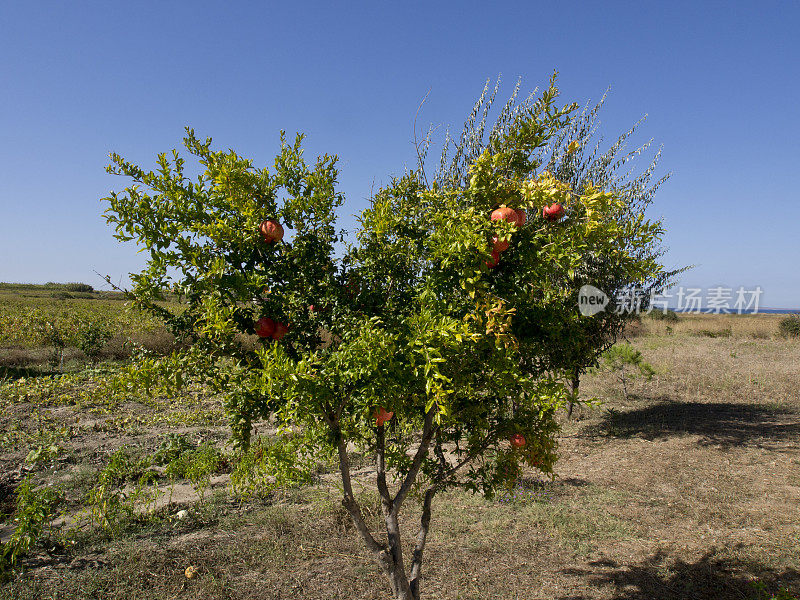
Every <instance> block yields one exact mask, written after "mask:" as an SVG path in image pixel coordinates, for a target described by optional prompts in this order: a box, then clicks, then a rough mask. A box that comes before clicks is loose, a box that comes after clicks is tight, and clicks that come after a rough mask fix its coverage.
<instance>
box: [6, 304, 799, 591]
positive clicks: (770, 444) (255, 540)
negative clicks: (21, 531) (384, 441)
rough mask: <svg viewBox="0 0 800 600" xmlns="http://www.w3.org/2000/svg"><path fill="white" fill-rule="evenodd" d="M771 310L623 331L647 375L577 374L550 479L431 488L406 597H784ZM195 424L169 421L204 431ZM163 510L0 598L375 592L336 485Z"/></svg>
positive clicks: (36, 569)
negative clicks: (575, 401) (423, 548)
mask: <svg viewBox="0 0 800 600" xmlns="http://www.w3.org/2000/svg"><path fill="white" fill-rule="evenodd" d="M777 320H778V318H777V317H772V316H768V315H760V316H757V317H739V316H736V317H734V316H702V317H700V316H698V317H683V318H682V320H681V321H680V322H679V323H677V324H674V325H673V326H672V328H671V331H669V330H667V329H666V327H667V325H668V324H665V323H662V322H652V321H645V331H644V332H642V334H641V335H639V336H638V337H636V338H634V339H633V340H632V341H633V343H634V345H635V346H636V347H637V348H638V349H639V350H641V351H642V353H643V355H644V358H645V360H647V361H648V362H649V363H650V364H652V365H653V366H654V367H655V369H656V371H657V375H656V377H654V378H653V380H652V381H649V382H648V381H642V380H638V381H636V382H634V383H633V385H632V386H630V388H629V389H630V390H631V394H630V395H629V397H628V398H627V399H625V398H623V397H622V394H621V390H620V389H619V386H618V385H617V384H616V383H615V382H614V380H613V379H612V378H611V377H610V376H608V375H606V374H596V375H592V376H587V377H585V379H584V382H583V387H582V390H583V394H584V395H585V396H587V397H588V396H594V397H597V398H599V399H601V400H602V401H603V404H602V405H601V406H600V407H598V408H593V409H590V408H586V407H581V408H579V409H578V410H576V414H575V417H576V418H575V419H574V420H573V421H571V422H567V421H565V422H564V429H563V435H562V438H561V441H560V454H561V460H560V462H559V464H558V466H557V473H558V478H557V479H556V480H555V482H553V483H547V482H540V481H539V480H538V479H536V477H535V475H534V474H531V478H530V479H529V480H528V481H527V482H526V486H525V487H524V488H521V489H520V490H517V492H516V495H514V496H507V497H505V498H502V499H496V500H492V501H490V500H485V499H483V498H480V497H474V496H470V495H466V494H463V493H460V492H459V493H450V494H447V495H444V496H441V497H439V498H437V501H436V502H435V504H434V517H433V519H434V520H433V527H432V532H431V539H430V543H429V546H428V549H427V562H426V565H425V569H424V573H425V579H424V583H423V597H426V598H440V599H456V598H460V599H472V598H475V599H478V598H481V599H483V598H503V599H512V598H513V599H542V600H544V599H559V600H579V599H581V600H589V599H591V600H595V599H597V600H600V599H616V600H673V599H674V600H679V599H712V598H713V599H731V600H733V599H750V598H753V599H756V598H761V597H764V598H767V597H768V596H767V595H759V593H758V592H757V591H756V590H755V589H754V588H753V586H752V585H751V582H752V581H753V580H758V581H760V582H761V583H763V584H764V585H766V587H767V588H768V590H769V591H770V592H772V593H774V592H776V591H777V590H778V588H779V587H783V588H788V590H789V591H790V592H791V593H792V594H794V595H800V519H799V518H798V517H800V341H798V340H785V339H781V338H778V337H776V336H775V332H776V331H777ZM17 410H19V407H17ZM130 410H131V411H132V412H135V411H134V407H131V409H130ZM136 410H145V409H142V408H138V409H136ZM75 416H76V415H73V417H75ZM116 416H117V417H118V416H119V415H116ZM78 418H83V417H81V416H80V415H78ZM87 418H88V416H87ZM212 421H213V420H212ZM212 421H209V424H197V425H196V426H192V427H184V428H183V429H181V431H189V432H196V433H199V432H204V433H205V434H206V435H212V436H221V435H223V434H224V431H225V429H224V426H221V425H219V424H216V425H215V424H214V423H213V422H212ZM87 422H88V421H87ZM5 424H8V421H6V422H5ZM164 430H165V429H164V427H161V428H159V427H154V428H148V427H145V426H144V425H143V426H141V427H139V428H138V429H131V428H127V429H121V430H119V431H116V430H115V431H116V432H114V431H105V432H103V431H102V428H101V430H100V431H97V432H95V433H92V430H91V428H89V427H87V428H86V429H85V430H83V429H82V430H81V432H82V435H83V437H82V438H79V439H80V444H82V445H83V447H84V448H85V450H83V452H84V453H85V455H86V457H87V461H88V460H89V458H88V457H89V456H94V454H92V453H93V452H100V451H104V450H105V449H107V448H108V447H109V446H115V445H118V444H120V443H123V442H124V443H127V442H130V441H136V440H138V443H140V444H141V445H142V447H143V448H147V447H148V444H151V445H152V443H154V441H155V439H156V436H157V435H158V433H159V432H163V431H164ZM209 432H210V433H209ZM148 436H149V437H148ZM76 450H78V449H76ZM3 459H4V461H5V463H4V464H5V465H6V466H9V465H11V463H12V462H13V461H18V460H19V456H17V455H11V454H8V455H6V456H4V457H3ZM363 472H367V473H368V472H369V466H368V465H367V466H366V467H365V468H364V469H363ZM369 494H370V492H369V489H368V488H366V487H365V490H364V498H365V501H366V502H367V504H368V505H370V504H371V502H370V499H369V498H370V495H369ZM373 506H374V504H373ZM177 508H180V507H172V508H171V510H170V511H169V512H165V511H162V513H163V514H162V518H158V519H152V520H151V521H149V522H144V523H142V524H140V525H139V526H137V527H134V528H130V529H128V530H126V532H124V534H123V535H120V536H117V537H113V538H103V537H102V536H97V537H95V538H87V539H86V540H85V542H84V543H83V544H82V545H81V546H80V547H79V548H77V549H73V550H70V551H63V552H61V553H59V552H53V553H51V554H46V553H44V552H39V554H38V555H37V556H35V557H34V558H33V559H32V560H31V561H30V563H29V565H28V567H29V568H28V571H27V572H26V573H25V574H24V575H22V576H20V577H18V578H16V579H15V580H13V581H11V582H8V583H6V584H0V599H11V598H14V599H16V598H19V599H23V598H119V599H122V598H125V599H129V598H130V599H134V598H148V599H151V598H155V599H164V600H166V599H167V598H170V599H171V598H176V599H177V598H181V599H182V598H187V599H188V598H235V599H245V598H247V599H251V598H252V599H256V598H275V599H278V598H310V599H317V598H319V599H322V598H325V599H332V598H341V599H362V598H363V599H373V598H374V599H378V598H388V597H389V594H388V587H387V585H386V583H385V582H384V581H383V580H382V579H381V575H380V573H379V571H378V569H377V567H376V566H375V565H374V564H373V562H372V560H371V558H370V557H369V555H368V554H367V552H366V551H365V550H364V549H363V547H362V545H361V542H360V540H359V539H358V538H357V536H356V534H355V532H354V531H353V529H352V527H351V526H350V524H349V521H348V519H347V518H346V515H345V513H344V511H343V509H341V508H340V507H339V505H338V498H337V490H336V488H335V486H333V487H332V486H310V487H305V488H300V489H296V490H292V491H288V492H286V493H285V494H281V495H279V496H275V497H273V498H272V499H271V501H269V502H251V503H245V504H239V503H234V502H232V501H231V500H230V499H229V498H228V497H227V496H225V495H224V494H223V488H222V487H220V488H219V493H218V495H217V497H216V498H214V499H212V500H210V501H206V502H205V503H204V504H202V505H193V506H190V507H189V509H190V516H189V518H188V519H185V520H177V519H174V518H172V516H171V515H172V514H173V513H174V511H175V510H177ZM371 518H372V519H373V521H374V522H375V524H376V528H377V525H378V522H377V521H378V511H377V510H376V509H373V511H372V514H371ZM412 526H413V522H412V520H411V518H410V517H409V520H408V521H407V523H406V527H405V530H406V531H409V532H410V531H411V530H412ZM189 565H194V566H196V567H197V568H198V569H199V572H198V575H197V576H196V577H195V578H193V579H191V580H190V579H187V578H186V576H185V574H184V570H185V568H186V567H187V566H189Z"/></svg>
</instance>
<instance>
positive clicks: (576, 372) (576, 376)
mask: <svg viewBox="0 0 800 600" xmlns="http://www.w3.org/2000/svg"><path fill="white" fill-rule="evenodd" d="M580 385H581V370H580V368H578V367H574V368H573V369H572V380H571V381H570V399H569V412H568V413H567V418H568V419H571V418H572V409H573V408H575V401H576V400H577V399H578V390H579V388H580Z"/></svg>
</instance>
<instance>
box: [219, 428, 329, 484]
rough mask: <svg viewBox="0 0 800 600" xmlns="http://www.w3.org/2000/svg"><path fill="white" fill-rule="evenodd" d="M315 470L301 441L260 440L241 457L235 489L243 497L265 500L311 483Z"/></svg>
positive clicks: (233, 473)
mask: <svg viewBox="0 0 800 600" xmlns="http://www.w3.org/2000/svg"><path fill="white" fill-rule="evenodd" d="M314 468H315V464H314V462H313V460H311V457H309V456H308V455H307V452H304V448H303V442H302V440H301V439H298V438H292V437H280V438H277V439H274V440H270V439H268V438H265V437H259V438H258V439H257V440H256V441H255V442H253V443H251V444H250V447H249V448H248V449H247V450H246V451H244V452H243V453H242V455H241V457H240V458H239V461H238V462H237V464H236V467H235V468H234V470H233V472H232V473H231V488H232V489H233V492H234V493H235V494H236V495H237V496H239V497H241V498H252V497H261V498H263V497H266V496H269V494H270V493H272V492H273V491H275V490H277V489H281V488H291V487H296V486H299V485H303V484H306V483H310V482H311V481H312V480H313V471H314Z"/></svg>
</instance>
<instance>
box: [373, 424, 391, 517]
mask: <svg viewBox="0 0 800 600" xmlns="http://www.w3.org/2000/svg"><path fill="white" fill-rule="evenodd" d="M376 446H377V448H376V453H377V455H378V456H377V468H378V476H377V481H378V492H380V495H381V506H382V507H383V515H384V517H386V516H388V515H389V513H390V512H391V511H392V496H391V495H390V494H389V486H387V485H386V429H385V427H384V425H383V423H381V424H380V425H378V435H377V444H376Z"/></svg>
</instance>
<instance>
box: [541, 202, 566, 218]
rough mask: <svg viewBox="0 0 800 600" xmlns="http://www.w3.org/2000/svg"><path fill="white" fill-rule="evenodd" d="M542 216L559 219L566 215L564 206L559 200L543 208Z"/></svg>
mask: <svg viewBox="0 0 800 600" xmlns="http://www.w3.org/2000/svg"><path fill="white" fill-rule="evenodd" d="M542 216H543V217H544V218H545V219H547V220H548V221H558V220H559V219H560V218H561V217H563V216H564V207H563V206H561V205H560V204H558V203H557V202H556V203H554V204H551V205H550V206H545V207H544V208H543V209H542Z"/></svg>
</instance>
